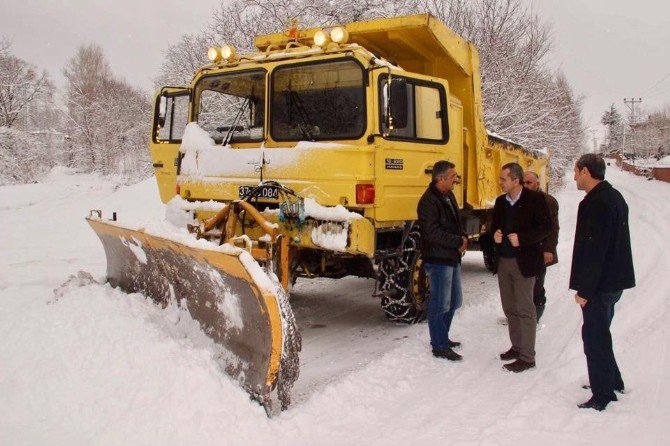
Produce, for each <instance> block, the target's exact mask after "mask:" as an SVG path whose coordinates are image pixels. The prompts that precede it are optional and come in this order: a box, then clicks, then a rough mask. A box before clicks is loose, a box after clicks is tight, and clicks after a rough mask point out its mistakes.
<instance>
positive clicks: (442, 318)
mask: <svg viewBox="0 0 670 446" xmlns="http://www.w3.org/2000/svg"><path fill="white" fill-rule="evenodd" d="M458 178H459V177H458V173H457V172H456V166H455V165H454V164H453V163H450V162H449V161H438V162H436V163H435V165H434V166H433V181H432V182H431V183H430V185H429V186H428V188H427V189H426V191H425V192H424V194H423V195H422V196H421V199H420V200H419V204H418V206H417V210H416V211H417V214H418V217H419V230H420V231H421V254H422V256H423V261H424V264H423V267H424V270H425V272H426V275H427V276H428V280H429V284H430V298H429V299H428V330H429V332H430V344H431V346H432V348H433V355H434V356H436V357H438V358H446V359H448V360H450V361H460V360H462V359H463V357H462V356H461V355H459V354H458V353H456V352H455V351H454V350H453V348H454V347H458V346H460V343H459V342H455V341H452V340H450V339H449V329H450V328H451V322H452V320H453V318H454V313H455V312H456V310H457V309H458V308H459V307H460V306H461V304H462V302H463V292H462V289H461V254H462V253H463V252H465V250H466V249H467V247H468V239H467V237H466V236H465V234H464V232H463V230H462V228H461V217H460V213H459V210H458V203H457V201H456V196H455V195H454V193H453V189H454V185H455V184H456V183H457V182H458Z"/></svg>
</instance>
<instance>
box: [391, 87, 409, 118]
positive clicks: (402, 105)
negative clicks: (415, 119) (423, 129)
mask: <svg viewBox="0 0 670 446" xmlns="http://www.w3.org/2000/svg"><path fill="white" fill-rule="evenodd" d="M407 103H408V101H407V81H406V80H405V79H402V78H393V79H391V93H390V95H389V105H390V107H389V108H390V112H391V113H390V114H391V116H390V118H391V119H392V120H393V121H392V124H393V128H396V129H404V128H405V127H407ZM389 127H391V126H389Z"/></svg>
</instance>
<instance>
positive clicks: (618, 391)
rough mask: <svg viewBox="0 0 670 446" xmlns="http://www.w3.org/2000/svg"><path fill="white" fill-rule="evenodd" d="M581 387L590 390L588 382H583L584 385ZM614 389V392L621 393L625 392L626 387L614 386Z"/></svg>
mask: <svg viewBox="0 0 670 446" xmlns="http://www.w3.org/2000/svg"><path fill="white" fill-rule="evenodd" d="M582 389H585V390H591V386H589V385H588V384H584V385H583V386H582ZM614 391H615V392H616V393H620V394H622V395H623V394H625V393H626V389H624V388H623V387H615V388H614ZM614 401H616V400H614Z"/></svg>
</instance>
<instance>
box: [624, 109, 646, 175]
mask: <svg viewBox="0 0 670 446" xmlns="http://www.w3.org/2000/svg"><path fill="white" fill-rule="evenodd" d="M623 103H624V104H626V107H628V110H630V121H629V122H630V124H631V125H633V124H636V121H635V119H636V118H635V105H636V104H640V103H642V98H637V99H635V98H630V99H626V98H623ZM631 136H633V132H632V130H631ZM621 150H622V152H623V154H624V156H625V155H626V122H625V121H624V124H623V147H622V149H621ZM635 158H636V157H635V145H633V165H635Z"/></svg>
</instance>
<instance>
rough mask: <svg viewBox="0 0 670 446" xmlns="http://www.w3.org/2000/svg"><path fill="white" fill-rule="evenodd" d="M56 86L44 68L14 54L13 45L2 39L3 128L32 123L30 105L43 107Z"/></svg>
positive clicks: (0, 99) (0, 121)
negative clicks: (40, 69)
mask: <svg viewBox="0 0 670 446" xmlns="http://www.w3.org/2000/svg"><path fill="white" fill-rule="evenodd" d="M53 92H54V86H53V84H52V83H51V81H50V80H49V76H48V75H47V73H46V72H45V71H42V72H41V73H39V72H38V70H37V68H35V67H34V66H33V65H31V64H29V63H28V62H26V61H24V60H23V59H20V58H18V57H16V56H14V55H13V54H12V53H11V52H10V44H9V42H7V41H6V40H4V39H2V40H0V127H13V126H16V125H17V124H23V125H22V127H23V129H24V130H27V129H29V127H30V124H31V106H32V107H35V108H36V109H37V108H38V107H42V106H44V105H45V104H47V103H49V102H50V101H51V99H52V97H53Z"/></svg>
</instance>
